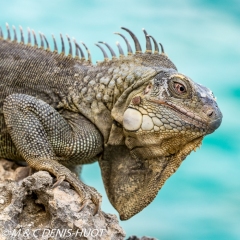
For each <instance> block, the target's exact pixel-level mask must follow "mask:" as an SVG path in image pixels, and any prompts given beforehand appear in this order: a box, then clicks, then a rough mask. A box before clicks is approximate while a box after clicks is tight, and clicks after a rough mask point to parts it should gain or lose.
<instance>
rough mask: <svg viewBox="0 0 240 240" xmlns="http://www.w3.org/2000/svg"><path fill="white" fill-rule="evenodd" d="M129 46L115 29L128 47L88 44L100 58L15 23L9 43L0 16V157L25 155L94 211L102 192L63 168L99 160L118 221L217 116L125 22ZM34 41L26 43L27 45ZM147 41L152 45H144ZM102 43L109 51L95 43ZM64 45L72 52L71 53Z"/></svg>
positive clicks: (209, 98) (146, 199)
mask: <svg viewBox="0 0 240 240" xmlns="http://www.w3.org/2000/svg"><path fill="white" fill-rule="evenodd" d="M122 29H123V30H125V31H127V32H128V33H129V34H130V35H131V37H132V39H133V41H134V44H135V48H136V52H135V53H133V51H132V49H131V46H130V44H129V42H128V40H127V39H126V37H125V36H124V35H122V34H121V33H117V34H118V35H120V36H121V37H123V39H124V40H125V42H126V44H127V49H128V55H127V56H125V55H124V53H123V50H122V48H121V46H120V45H119V43H117V46H118V49H119V55H120V56H119V57H117V56H116V54H115V53H114V51H113V49H112V48H111V47H110V46H109V45H108V44H107V43H105V42H99V43H100V44H103V45H100V44H96V45H97V46H98V47H99V48H100V49H101V50H102V52H103V54H104V61H102V62H98V63H97V64H96V65H93V64H92V63H91V55H90V52H89V50H88V48H87V47H86V45H85V44H84V43H83V46H84V47H85V48H86V50H87V52H88V59H87V60H86V59H85V56H84V52H83V51H82V49H81V47H80V45H79V44H78V43H77V42H76V41H75V40H73V43H74V45H73V46H74V47H73V46H72V41H71V40H70V38H69V37H68V36H67V39H68V43H69V54H68V55H65V44H64V40H63V37H62V35H60V36H61V42H62V50H61V53H60V54H59V53H58V49H57V44H56V40H55V38H54V36H53V42H54V51H51V50H50V47H49V43H48V41H47V39H46V37H45V36H44V35H43V34H42V33H40V42H41V43H40V44H39V45H38V41H37V38H36V34H35V32H34V31H30V30H29V29H28V41H27V43H25V42H24V34H23V31H22V28H21V27H20V36H21V37H20V38H21V40H20V41H19V42H18V39H17V34H16V30H15V27H13V36H11V32H10V29H9V26H8V25H7V37H6V38H4V36H3V32H2V30H0V124H1V130H0V157H4V158H7V159H12V160H21V161H22V160H24V161H26V162H27V163H28V164H29V166H30V167H32V168H34V169H37V170H47V171H49V172H50V173H52V174H53V175H55V176H56V177H57V182H56V183H55V184H54V186H57V185H59V184H60V183H61V181H63V180H64V179H65V180H66V181H68V182H69V183H70V184H71V185H72V186H73V187H74V188H75V190H76V191H77V192H78V193H79V195H80V196H81V198H82V203H83V206H84V205H86V204H87V203H88V201H89V200H91V201H92V202H93V203H95V204H96V210H98V208H99V205H100V203H101V196H100V195H99V194H98V193H97V191H96V190H95V189H94V188H92V187H89V186H87V185H85V184H84V183H82V182H81V181H80V180H79V179H78V177H77V176H76V175H75V174H74V173H72V171H70V170H69V169H73V168H74V167H75V166H77V165H79V164H85V163H92V162H94V161H98V162H99V165H100V168H101V173H102V178H103V182H104V185H105V189H106V192H107V195H108V198H109V200H110V202H111V203H112V205H113V206H114V207H115V208H116V209H117V211H118V212H119V214H120V218H121V219H122V220H126V219H129V218H131V217H132V216H133V215H135V214H137V213H138V212H140V211H141V210H142V209H143V208H144V207H146V206H147V205H148V204H149V203H150V202H151V201H152V200H153V199H154V198H155V196H156V195H157V193H158V191H159V189H160V188H161V187H162V186H163V184H164V182H165V181H166V180H167V179H168V178H169V177H170V176H171V175H172V174H173V173H174V172H175V171H176V170H177V169H178V167H179V166H180V164H181V162H182V161H183V160H184V159H185V158H186V156H187V155H188V154H189V153H190V152H191V151H192V150H195V149H196V148H197V147H199V146H200V144H201V141H202V139H203V137H204V136H205V135H207V134H210V133H212V132H213V131H214V130H216V129H217V128H218V127H219V125H220V123H221V120H222V114H221V112H220V110H219V108H218V106H217V103H216V99H215V97H214V96H213V94H212V92H211V91H210V90H209V89H207V88H206V87H204V86H202V85H200V84H197V83H195V82H193V81H192V80H191V79H190V78H189V77H187V76H185V75H183V74H181V73H178V71H177V68H176V67H175V65H174V64H173V63H172V62H171V61H170V60H169V58H168V57H167V56H166V54H165V53H164V49H163V47H162V45H161V44H160V47H161V53H159V47H158V44H157V42H156V40H155V39H154V38H153V37H152V36H150V35H148V34H147V32H146V31H145V30H143V31H144V34H145V38H146V51H145V52H142V50H141V46H140V44H139V41H138V39H137V38H136V36H135V35H134V34H133V33H132V32H131V31H130V30H129V29H127V28H122ZM32 43H33V44H32ZM151 44H153V45H154V49H155V50H154V51H153V50H152V45H151ZM104 45H105V46H106V47H107V48H108V49H109V51H110V53H111V55H112V59H111V60H110V59H109V58H108V56H107V53H106V52H105V50H104V48H103V47H102V46H104ZM73 51H74V52H75V53H74V54H73Z"/></svg>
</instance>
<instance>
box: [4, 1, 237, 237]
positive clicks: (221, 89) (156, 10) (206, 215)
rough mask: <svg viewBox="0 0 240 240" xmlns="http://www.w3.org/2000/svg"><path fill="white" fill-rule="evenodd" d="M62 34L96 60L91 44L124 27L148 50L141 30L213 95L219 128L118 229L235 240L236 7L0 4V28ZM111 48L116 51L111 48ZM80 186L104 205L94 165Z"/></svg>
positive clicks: (198, 3)
mask: <svg viewBox="0 0 240 240" xmlns="http://www.w3.org/2000/svg"><path fill="white" fill-rule="evenodd" d="M5 22H8V23H9V24H10V25H16V26H18V25H22V27H23V28H24V29H25V30H26V28H27V27H31V28H33V29H35V30H36V31H37V32H38V31H41V32H43V33H45V34H46V36H48V37H50V36H51V34H52V33H54V34H55V35H57V34H58V33H60V32H62V33H64V34H65V33H67V34H69V35H70V36H72V37H75V38H76V39H77V40H82V41H84V42H85V43H87V45H88V47H89V48H90V50H91V53H92V55H93V60H94V61H96V60H101V59H102V54H101V52H100V51H99V49H98V48H97V47H96V46H94V43H95V42H97V41H99V40H104V41H107V42H108V43H110V44H111V45H113V46H114V44H115V42H116V41H118V40H119V41H120V43H121V45H122V46H124V43H123V41H122V39H121V38H120V37H118V36H116V35H114V34H113V32H115V31H120V27H121V26H125V27H128V28H130V29H132V30H133V31H134V32H135V34H136V35H137V36H138V37H139V40H140V42H141V43H142V46H145V43H144V35H143V33H142V31H141V29H142V28H143V27H144V28H146V29H147V31H148V33H150V34H151V35H153V36H154V37H155V38H156V39H157V40H158V41H160V42H162V43H163V45H164V47H165V51H166V53H167V54H168V56H169V58H170V59H171V60H172V61H173V62H174V63H175V64H176V66H177V67H178V70H179V71H180V72H182V73H184V74H186V75H188V76H190V77H191V78H192V79H193V80H194V81H196V82H198V83H201V84H203V85H206V86H207V87H209V88H210V89H211V90H212V91H213V92H214V94H215V95H216V96H217V99H218V103H219V106H220V108H221V110H222V112H223V116H224V117H223V123H222V125H221V127H220V128H219V129H218V130H217V131H216V132H215V133H214V134H212V135H209V136H207V137H206V138H205V139H204V141H203V145H202V147H201V149H200V150H198V151H197V152H196V153H192V154H191V155H190V156H189V157H188V158H187V159H186V160H185V161H184V162H183V164H182V166H181V167H180V169H179V170H178V171H177V172H176V173H175V174H174V175H173V176H172V177H171V178H170V179H169V180H168V181H167V183H166V184H165V185H164V187H163V189H162V190H161V191H160V192H159V194H158V196H157V197H156V199H155V200H154V201H153V202H152V203H151V204H150V205H149V206H148V207H147V208H145V209H144V210H143V211H142V212H141V213H139V214H138V215H136V216H135V217H133V218H132V219H130V220H128V221H125V222H120V224H121V226H123V228H124V229H125V231H126V233H127V236H129V235H133V234H136V235H138V236H141V235H148V236H153V237H156V238H158V239H161V240H175V239H177V240H178V239H180V240H182V239H184V240H192V239H194V240H202V239H204V240H215V239H217V240H225V239H227V240H237V239H240V176H239V175H240V150H239V142H240V136H239V132H240V126H239V119H240V110H239V105H240V77H239V69H240V1H238V0H235V1H234V0H230V1H223V0H222V1H220V0H219V1H217V0H214V1H207V0H205V1H200V0H199V1H198V0H195V1H190V0H188V1H178V0H169V1H157V0H156V1H151V0H149V1H143V0H132V1H129V0H128V1H123V0H121V1H120V0H117V1H110V0H103V1H91V0H89V1H77V0H75V1H74V0H72V1H66V0H65V1H64V0H61V1H56V0H52V1H47V0H42V1H30V0H24V1H23V0H18V1H11V0H9V1H1V2H0V24H1V26H4V25H5ZM115 49H116V47H115ZM83 179H84V181H85V182H86V183H88V184H89V185H92V186H94V187H95V188H97V189H98V190H99V191H100V192H101V193H102V195H103V205H102V209H103V210H104V211H106V212H110V213H116V211H115V210H114V209H113V208H112V206H111V205H110V203H109V202H108V200H107V197H106V194H105V191H104V188H103V185H102V180H101V176H100V171H99V167H98V164H93V165H90V166H87V167H85V168H84V170H83Z"/></svg>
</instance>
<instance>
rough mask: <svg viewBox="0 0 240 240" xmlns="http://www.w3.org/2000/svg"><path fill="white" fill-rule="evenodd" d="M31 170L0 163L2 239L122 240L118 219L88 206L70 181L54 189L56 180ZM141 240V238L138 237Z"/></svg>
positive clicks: (7, 162) (0, 235) (0, 234)
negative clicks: (95, 212)
mask: <svg viewBox="0 0 240 240" xmlns="http://www.w3.org/2000/svg"><path fill="white" fill-rule="evenodd" d="M28 173H29V168H28V167H20V166H19V165H17V164H16V163H14V162H10V161H7V160H3V159H2V160H1V161H0V239H1V240H10V239H18V240H22V239H77V240H78V239H81V240H98V239H104V240H121V239H124V237H125V233H124V231H123V229H122V228H121V227H120V226H119V223H118V220H117V217H116V216H115V215H113V214H106V213H104V212H102V211H101V210H99V212H98V213H97V214H96V215H94V216H93V213H94V210H95V206H94V205H93V204H92V203H89V204H87V205H86V206H85V207H84V208H82V209H81V199H80V197H79V195H78V194H77V193H76V192H75V191H74V189H72V188H71V187H70V185H69V183H67V182H65V181H64V182H62V183H61V185H60V186H58V187H56V188H54V189H52V188H51V187H52V185H53V181H54V179H53V177H52V176H51V175H50V174H49V173H48V172H45V171H39V172H36V173H34V174H33V175H30V176H28V177H26V176H27V175H28ZM137 239H138V238H137Z"/></svg>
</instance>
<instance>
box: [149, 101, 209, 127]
mask: <svg viewBox="0 0 240 240" xmlns="http://www.w3.org/2000/svg"><path fill="white" fill-rule="evenodd" d="M148 101H150V102H153V103H157V104H161V105H165V106H166V107H168V108H171V109H172V110H174V111H175V112H177V113H180V114H181V115H185V116H186V117H188V118H190V119H192V120H193V121H194V125H196V126H199V127H203V128H206V126H207V125H208V123H207V122H206V121H203V120H202V119H201V118H200V117H199V116H197V115H195V114H193V113H192V112H187V111H186V110H185V109H183V108H180V107H178V106H176V105H174V104H173V103H169V102H166V101H164V100H158V99H152V98H150V99H148ZM185 120H188V119H185ZM191 123H192V122H191Z"/></svg>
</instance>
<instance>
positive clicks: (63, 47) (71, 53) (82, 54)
mask: <svg viewBox="0 0 240 240" xmlns="http://www.w3.org/2000/svg"><path fill="white" fill-rule="evenodd" d="M6 28H7V40H10V41H11V33H10V29H9V25H8V24H7V23H6ZM12 28H13V34H14V36H13V40H12V41H14V42H17V41H18V39H17V32H16V28H15V26H12ZM19 29H20V35H21V39H20V42H21V43H23V44H24V42H25V41H24V35H23V29H22V27H21V26H19ZM31 32H32V35H31ZM31 36H33V41H34V46H36V47H38V42H37V37H36V34H35V31H34V30H30V28H28V41H27V44H29V45H31V43H32V41H31ZM39 36H40V47H41V48H44V42H45V43H46V46H47V49H48V50H50V46H49V43H48V40H47V38H46V36H45V35H44V34H43V33H41V32H39ZM66 36H67V40H68V43H69V53H68V54H69V55H73V52H72V43H71V39H70V37H69V36H68V35H66ZM0 38H4V36H3V32H2V29H1V27H0ZM52 38H53V43H54V51H55V52H58V47H57V43H56V39H55V37H54V35H52ZM60 38H61V43H62V50H61V53H63V54H65V44H64V40H63V36H62V34H60ZM73 42H74V44H75V49H76V52H75V55H76V56H77V57H79V53H80V57H81V59H82V60H85V55H84V53H83V51H82V49H81V47H80V46H79V44H78V43H77V42H76V40H75V39H74V38H73ZM82 44H83V46H84V47H85V49H86V51H87V53H88V61H89V62H91V54H90V51H89V50H88V48H87V46H86V45H85V43H83V42H82Z"/></svg>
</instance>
